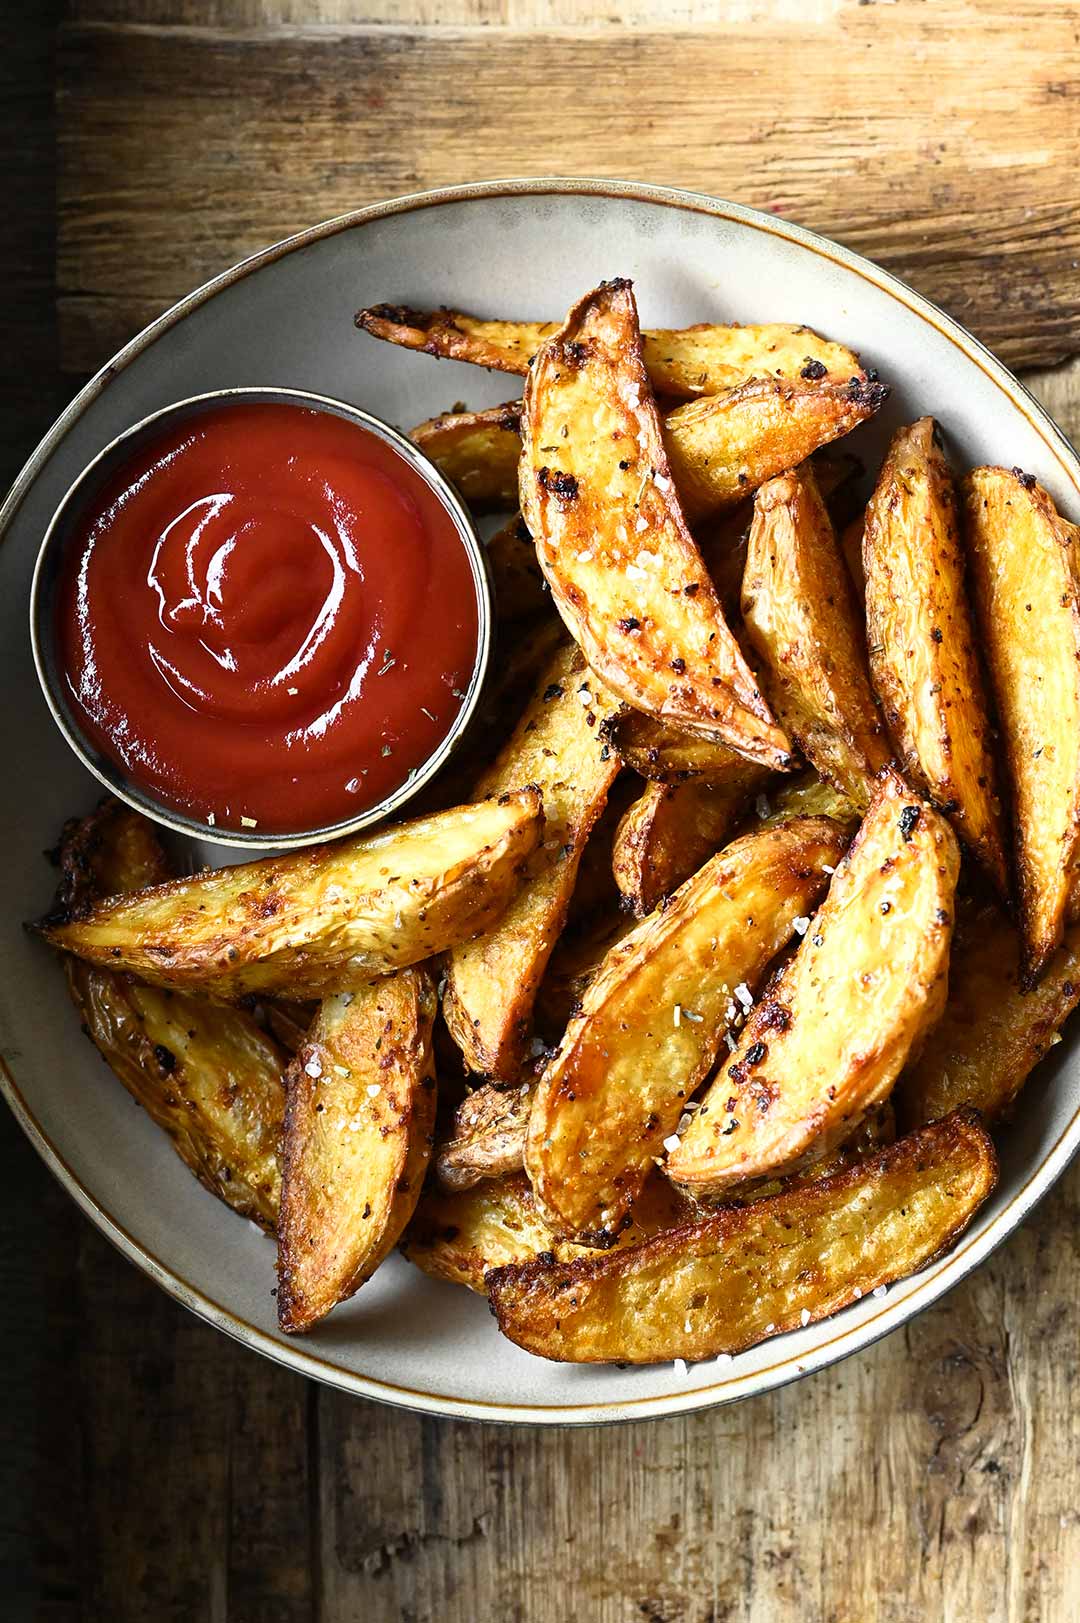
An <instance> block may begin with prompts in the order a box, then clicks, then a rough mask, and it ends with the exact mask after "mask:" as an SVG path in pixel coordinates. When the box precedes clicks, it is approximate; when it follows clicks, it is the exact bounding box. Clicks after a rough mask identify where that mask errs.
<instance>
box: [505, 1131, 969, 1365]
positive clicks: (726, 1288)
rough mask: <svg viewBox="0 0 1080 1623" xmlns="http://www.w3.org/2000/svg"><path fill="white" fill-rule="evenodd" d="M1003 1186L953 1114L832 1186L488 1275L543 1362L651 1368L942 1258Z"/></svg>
mask: <svg viewBox="0 0 1080 1623" xmlns="http://www.w3.org/2000/svg"><path fill="white" fill-rule="evenodd" d="M996 1181H997V1158H996V1156H995V1154H994V1146H993V1143H992V1141H991V1139H990V1137H989V1135H988V1134H987V1133H986V1131H985V1130H984V1128H983V1127H981V1126H980V1124H979V1120H978V1117H977V1116H976V1115H975V1114H974V1112H965V1111H957V1112H956V1113H955V1114H953V1115H951V1116H949V1117H947V1118H946V1119H945V1120H944V1121H940V1122H935V1123H934V1124H933V1125H931V1126H929V1127H923V1128H921V1129H920V1130H919V1131H918V1132H915V1133H912V1134H911V1135H910V1136H909V1137H908V1138H904V1139H901V1140H900V1141H899V1143H897V1144H893V1145H891V1146H890V1147H889V1148H887V1149H883V1150H880V1151H878V1153H877V1154H876V1155H872V1156H870V1157H869V1158H868V1159H867V1160H865V1161H862V1162H860V1163H858V1164H857V1165H856V1166H853V1167H850V1168H848V1169H847V1170H846V1171H843V1172H837V1173H834V1174H833V1176H832V1177H830V1178H825V1179H822V1180H820V1181H819V1182H816V1183H812V1184H808V1185H807V1186H806V1187H805V1188H801V1189H792V1190H789V1191H785V1192H784V1193H783V1194H779V1195H774V1196H772V1198H771V1199H768V1200H761V1201H757V1202H755V1203H754V1204H752V1205H750V1206H736V1207H731V1206H729V1207H723V1208H721V1210H720V1211H718V1212H715V1213H713V1214H712V1215H711V1216H709V1217H705V1218H702V1219H701V1220H700V1221H698V1222H696V1223H690V1224H687V1225H686V1226H685V1227H683V1228H678V1229H674V1230H670V1231H668V1232H667V1233H666V1234H662V1235H660V1236H658V1237H657V1238H656V1239H653V1240H647V1241H646V1242H645V1243H644V1244H642V1245H635V1246H631V1247H629V1248H626V1249H622V1250H619V1251H617V1252H615V1253H614V1254H609V1255H607V1256H601V1257H597V1258H587V1259H586V1258H582V1259H579V1260H578V1261H576V1262H571V1263H569V1264H566V1263H558V1262H556V1263H555V1264H552V1263H550V1262H545V1261H535V1262H531V1263H526V1264H524V1265H519V1266H509V1267H505V1268H499V1269H497V1270H496V1271H495V1272H494V1273H490V1274H488V1275H487V1278H486V1284H487V1289H488V1297H489V1300H490V1302H491V1306H492V1308H493V1310H494V1313H495V1316H496V1318H497V1319H498V1323H499V1329H500V1330H501V1331H502V1332H503V1334H504V1335H505V1336H508V1337H509V1338H510V1340H511V1341H514V1342H516V1343H517V1345H518V1346H519V1347H524V1348H525V1349H526V1350H527V1351H528V1352H531V1353H536V1354H537V1355H538V1356H540V1357H542V1358H554V1359H560V1360H566V1361H570V1362H573V1363H580V1364H596V1363H611V1362H618V1363H629V1364H653V1363H659V1362H661V1361H663V1360H665V1359H669V1358H685V1359H702V1358H715V1357H717V1356H718V1355H720V1354H724V1353H738V1352H743V1351H744V1350H745V1349H746V1348H747V1347H753V1346H755V1345H756V1344H757V1343H758V1342H760V1341H764V1340H765V1339H766V1338H767V1337H769V1336H772V1335H783V1334H784V1333H785V1332H786V1331H788V1330H794V1329H797V1328H798V1327H799V1326H800V1325H804V1324H810V1323H812V1322H814V1321H816V1320H818V1319H824V1318H828V1317H829V1315H830V1314H833V1313H836V1312H838V1311H839V1310H840V1308H842V1307H846V1306H847V1305H848V1304H849V1303H850V1302H852V1301H857V1300H858V1299H859V1298H860V1297H863V1296H866V1295H867V1294H869V1293H870V1292H871V1291H874V1290H878V1289H880V1288H881V1287H882V1286H884V1285H888V1284H890V1283H891V1282H892V1281H893V1280H897V1279H903V1278H904V1277H905V1276H906V1275H908V1274H912V1273H915V1272H917V1271H918V1270H919V1269H920V1268H924V1267H926V1266H927V1264H928V1263H930V1262H933V1261H934V1260H935V1258H937V1257H940V1256H942V1255H943V1254H944V1253H945V1252H946V1251H948V1250H949V1249H950V1247H951V1246H952V1245H953V1244H954V1243H955V1241H956V1240H957V1239H958V1237H959V1236H960V1234H962V1233H963V1231H964V1229H965V1228H966V1227H967V1225H968V1223H969V1222H970V1221H971V1219H972V1217H973V1216H974V1215H975V1213H976V1212H977V1211H978V1209H979V1207H980V1206H981V1205H982V1203H983V1201H984V1200H985V1199H986V1198H987V1196H988V1195H989V1194H990V1192H991V1191H992V1189H993V1187H994V1185H995V1183H996Z"/></svg>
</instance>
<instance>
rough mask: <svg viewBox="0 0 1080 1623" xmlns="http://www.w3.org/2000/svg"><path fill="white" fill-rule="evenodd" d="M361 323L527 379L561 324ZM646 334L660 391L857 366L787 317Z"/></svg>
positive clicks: (422, 317) (389, 319)
mask: <svg viewBox="0 0 1080 1623" xmlns="http://www.w3.org/2000/svg"><path fill="white" fill-rule="evenodd" d="M356 325H357V326H358V327H359V328H360V329H361V331H363V332H368V333H371V335H372V336H373V337H374V338H383V339H386V340H387V341H388V342H389V343H391V344H400V345H401V346H402V347H403V348H405V349H418V350H422V351H423V352H424V353H425V354H426V355H442V356H445V357H446V358H447V359H449V360H453V361H471V362H472V364H473V365H474V366H486V367H490V368H491V369H492V370H493V371H498V372H517V373H519V374H520V375H521V376H522V377H524V376H526V374H527V373H528V370H529V363H530V361H531V360H532V358H533V356H534V355H535V354H536V352H537V350H538V349H539V348H540V346H541V345H542V344H545V343H547V341H548V339H549V338H552V337H554V335H555V334H556V333H557V332H558V330H559V323H558V322H557V321H480V320H478V319H477V318H476V317H475V316H467V315H463V314H462V313H461V312H460V311H457V310H411V309H409V308H407V307H406V306H403V305H398V304H376V305H372V307H371V308H370V309H368V310H360V311H358V312H357V316H356ZM641 336H642V350H643V353H644V358H645V367H646V370H647V371H648V374H649V381H650V382H651V383H652V386H653V388H654V389H655V390H656V392H657V394H666V395H672V396H676V397H682V396H685V397H686V398H688V399H689V398H690V397H691V396H693V395H699V394H713V393H714V392H715V391H716V390H718V389H727V388H730V387H731V386H732V385H733V384H736V383H742V382H743V381H744V380H745V379H746V378H749V377H785V378H794V377H804V378H806V377H810V378H815V377H821V376H822V375H823V373H825V372H836V373H839V374H841V375H843V376H846V375H847V374H848V373H850V372H851V371H853V370H854V371H858V370H859V358H858V356H857V355H856V354H854V352H853V351H852V350H850V349H846V348H845V347H844V345H843V344H834V343H832V342H831V341H830V340H829V339H827V338H821V337H820V336H819V335H818V334H817V333H816V332H813V331H811V329H810V328H809V327H801V326H799V327H796V326H790V325H789V324H787V323H786V322H768V323H764V324H762V325H758V326H747V327H743V326H739V325H738V324H731V325H728V326H717V325H715V324H712V323H708V322H702V323H701V324H700V325H698V326H695V327H676V328H661V329H658V330H654V331H650V332H644V333H642V335H641Z"/></svg>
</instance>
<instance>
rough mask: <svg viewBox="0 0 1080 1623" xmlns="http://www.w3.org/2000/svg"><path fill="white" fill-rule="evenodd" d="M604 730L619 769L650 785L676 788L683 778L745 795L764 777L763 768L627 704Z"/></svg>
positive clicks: (764, 770) (611, 718)
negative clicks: (705, 781)
mask: <svg viewBox="0 0 1080 1623" xmlns="http://www.w3.org/2000/svg"><path fill="white" fill-rule="evenodd" d="M605 731H606V736H607V738H608V741H609V742H610V744H611V747H612V749H613V750H614V751H615V753H616V755H617V756H618V757H619V759H620V760H621V761H622V762H623V763H624V765H626V766H628V767H631V768H632V769H633V770H634V771H635V772H636V773H637V774H638V775H639V777H642V778H648V779H649V780H650V782H654V783H677V782H679V781H680V780H681V779H683V778H694V777H701V778H707V779H708V780H709V782H710V783H714V784H717V785H721V784H723V785H725V786H729V787H731V788H736V787H739V788H745V789H747V790H749V789H750V788H751V787H754V786H756V785H758V784H761V783H764V782H765V781H766V780H767V778H768V776H769V772H768V768H766V767H762V766H755V765H754V763H753V762H752V761H748V760H746V758H745V756H742V755H739V754H737V753H736V752H735V750H733V749H729V748H728V746H727V745H726V744H714V743H712V742H711V741H710V740H709V739H707V738H698V737H696V736H695V735H694V734H693V733H687V732H683V731H682V730H681V729H680V728H678V727H671V726H669V725H668V724H667V723H666V722H663V721H657V720H656V719H655V717H653V716H646V715H645V714H644V713H643V712H642V711H640V710H633V709H631V708H630V706H629V705H623V706H622V707H621V709H619V710H618V711H616V713H615V714H614V715H613V716H611V717H610V718H609V719H608V721H607V722H606V723H605Z"/></svg>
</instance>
